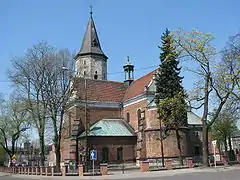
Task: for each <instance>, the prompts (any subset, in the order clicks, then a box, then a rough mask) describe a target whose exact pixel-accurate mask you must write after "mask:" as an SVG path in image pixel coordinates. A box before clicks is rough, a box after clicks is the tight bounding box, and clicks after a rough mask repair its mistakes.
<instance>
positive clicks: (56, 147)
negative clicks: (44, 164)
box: [55, 143, 61, 172]
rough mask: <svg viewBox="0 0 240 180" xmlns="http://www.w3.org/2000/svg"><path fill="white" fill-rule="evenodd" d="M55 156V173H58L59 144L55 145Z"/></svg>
mask: <svg viewBox="0 0 240 180" xmlns="http://www.w3.org/2000/svg"><path fill="white" fill-rule="evenodd" d="M55 155H56V172H60V161H61V153H60V145H59V143H57V144H56V145H55Z"/></svg>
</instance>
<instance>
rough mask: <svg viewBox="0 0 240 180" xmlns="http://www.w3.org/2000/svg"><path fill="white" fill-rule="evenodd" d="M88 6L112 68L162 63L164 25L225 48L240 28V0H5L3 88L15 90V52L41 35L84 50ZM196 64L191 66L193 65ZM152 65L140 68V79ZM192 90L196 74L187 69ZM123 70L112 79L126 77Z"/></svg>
mask: <svg viewBox="0 0 240 180" xmlns="http://www.w3.org/2000/svg"><path fill="white" fill-rule="evenodd" d="M89 5H92V6H93V16H94V20H95V24H96V27H97V30H98V35H99V38H100V41H101V46H102V48H103V50H104V52H105V54H106V55H107V56H108V57H109V60H108V73H115V72H119V71H122V66H123V64H124V63H125V61H126V57H127V56H130V59H131V61H132V62H133V63H134V65H135V68H136V69H139V68H145V67H151V66H157V65H158V64H159V59H158V57H159V49H158V47H157V46H158V45H159V44H160V36H161V35H162V32H164V30H165V28H169V29H170V30H171V29H177V28H184V29H186V30H191V29H192V28H195V29H197V30H199V31H204V32H210V33H212V34H213V35H214V36H215V37H216V40H214V44H215V45H216V47H217V50H220V49H221V48H222V47H223V46H224V44H225V42H226V41H227V39H228V37H229V36H231V35H234V34H236V33H237V32H240V24H239V17H240V11H239V7H240V1H238V0H235V1H234V0H225V1H223V0H201V1H196V0H181V1H179V0H168V1H166V0H165V1H163V0H101V1H100V0H51V1H50V0H41V1H40V0H38V1H37V0H21V1H18V0H1V1H0V27H1V29H0V42H1V43H0V62H1V65H0V92H2V93H4V94H6V95H7V94H9V93H10V92H11V89H10V87H9V85H10V84H11V83H10V82H8V79H7V76H6V70H7V69H8V68H10V67H11V62H10V59H11V57H12V56H22V55H23V54H24V53H25V52H26V50H27V49H28V48H30V47H31V46H32V45H34V44H35V43H37V42H38V41H40V40H46V41H48V43H49V44H51V45H53V46H55V47H57V48H68V49H70V50H71V51H77V50H79V48H80V46H81V43H82V37H83V34H84V32H85V29H86V25H87V21H88V18H89ZM190 66H191V65H190ZM152 69H153V68H149V69H145V70H141V71H136V72H135V78H138V77H140V76H142V75H144V74H146V73H147V72H149V71H151V70H152ZM183 75H184V76H185V79H184V86H185V88H186V89H191V87H192V83H193V81H194V79H193V78H194V76H192V75H191V74H190V73H187V72H183ZM123 78H124V76H123V74H122V73H118V74H112V75H109V76H108V79H111V80H117V81H123Z"/></svg>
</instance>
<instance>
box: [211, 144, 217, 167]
mask: <svg viewBox="0 0 240 180" xmlns="http://www.w3.org/2000/svg"><path fill="white" fill-rule="evenodd" d="M212 145H213V154H214V165H215V168H216V167H217V161H216V145H217V140H214V141H212Z"/></svg>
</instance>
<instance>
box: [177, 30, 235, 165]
mask: <svg viewBox="0 0 240 180" xmlns="http://www.w3.org/2000/svg"><path fill="white" fill-rule="evenodd" d="M174 36H175V43H176V47H177V49H178V52H179V54H180V55H181V57H182V58H185V59H186V58H187V59H189V60H190V61H191V62H192V63H191V64H194V63H196V64H197V66H198V68H197V69H196V70H193V69H191V71H192V72H194V73H196V74H197V75H198V77H199V78H200V83H198V88H197V90H196V92H197V93H198V94H195V95H194V96H192V97H193V98H192V100H194V101H197V102H199V103H200V104H199V106H198V107H192V108H196V109H199V108H201V107H203V114H202V118H201V120H202V122H203V164H204V165H205V166H208V154H209V152H208V142H209V141H208V131H209V128H210V126H211V125H212V124H213V123H214V122H215V121H216V119H217V117H218V115H219V113H220V112H221V110H222V108H223V106H224V104H225V103H226V102H227V100H228V99H229V97H230V95H231V93H232V92H233V90H234V89H235V88H236V76H235V71H236V68H237V66H236V63H235V62H236V59H230V58H226V57H224V56H223V57H222V58H220V59H217V60H216V61H215V59H216V58H217V57H216V51H215V48H214V46H213V45H212V40H213V39H214V38H213V36H212V35H211V34H207V33H202V32H198V31H196V30H193V31H192V32H190V33H188V32H184V31H182V30H180V31H176V32H175V33H174ZM189 69H190V68H189ZM222 87H224V89H225V90H224V91H223V89H222ZM212 98H214V103H211V102H212ZM210 108H212V109H215V111H214V112H212V113H211V114H212V118H211V120H209V114H210Z"/></svg>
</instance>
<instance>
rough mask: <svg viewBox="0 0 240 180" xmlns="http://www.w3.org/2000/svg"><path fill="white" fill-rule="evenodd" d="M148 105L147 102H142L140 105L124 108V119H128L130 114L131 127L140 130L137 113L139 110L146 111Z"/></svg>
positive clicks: (135, 104)
mask: <svg viewBox="0 0 240 180" xmlns="http://www.w3.org/2000/svg"><path fill="white" fill-rule="evenodd" d="M147 105H148V102H147V100H143V101H140V102H138V103H134V104H131V105H128V106H125V107H124V108H123V117H124V119H127V113H129V114H130V122H129V123H130V125H131V126H132V127H133V128H134V129H135V130H137V129H138V119H137V111H138V109H141V110H145V109H146V106H147Z"/></svg>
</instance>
